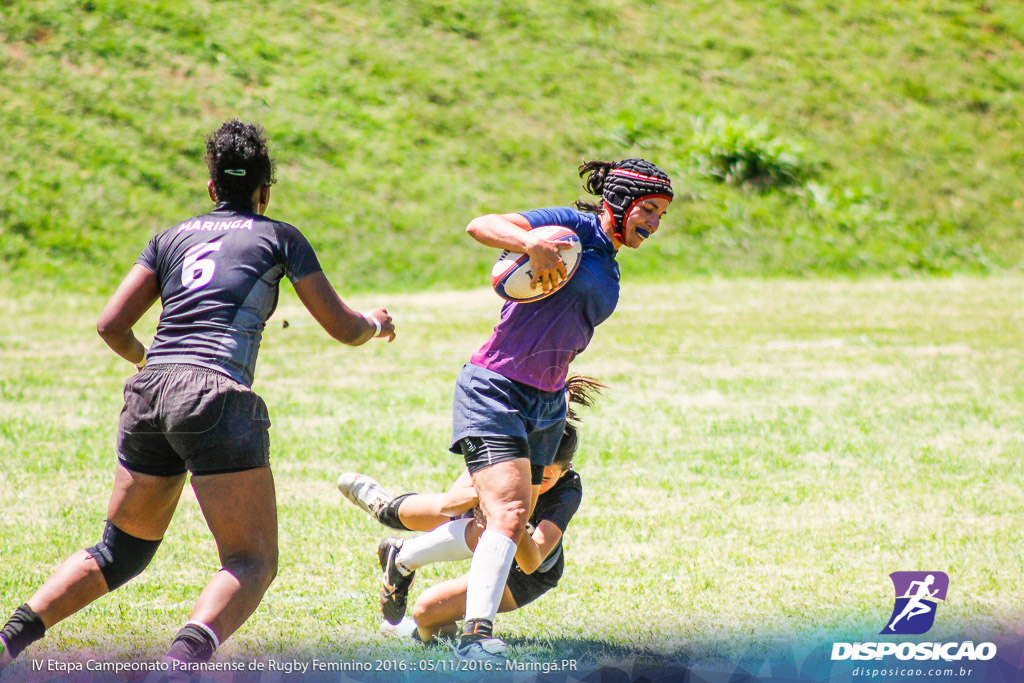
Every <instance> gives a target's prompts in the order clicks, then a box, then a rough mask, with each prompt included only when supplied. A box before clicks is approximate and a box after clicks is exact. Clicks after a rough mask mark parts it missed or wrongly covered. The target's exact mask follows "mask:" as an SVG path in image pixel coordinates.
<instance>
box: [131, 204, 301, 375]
mask: <svg viewBox="0 0 1024 683" xmlns="http://www.w3.org/2000/svg"><path fill="white" fill-rule="evenodd" d="M136 263H138V264H139V265H141V266H143V267H144V268H146V269H148V270H150V271H152V272H154V273H156V275H157V278H158V279H159V280H160V283H161V291H160V297H161V300H162V302H163V312H162V314H161V316H160V325H159V327H158V329H157V333H156V337H155V338H154V339H153V344H152V345H151V346H150V347H149V351H148V353H147V362H148V363H149V364H158V363H188V364H190V365H196V366H199V367H205V368H210V369H211V370H216V371H218V372H222V373H224V374H226V375H228V376H229V377H231V378H232V379H234V380H235V381H237V382H241V383H242V384H244V385H246V386H251V385H252V382H253V375H254V372H255V366H256V355H257V353H258V352H259V347H260V340H261V338H262V334H263V327H264V325H265V324H266V320H267V319H268V318H269V317H270V316H271V315H272V314H273V312H274V309H275V308H276V306H277V295H278V283H279V282H280V281H281V278H282V277H287V278H288V279H289V280H290V281H291V282H293V283H295V282H298V281H300V280H302V278H304V277H306V276H307V275H309V274H311V273H316V272H319V271H320V270H321V269H320V263H319V262H318V261H317V258H316V254H315V253H314V252H313V248H312V247H311V246H310V245H309V242H308V241H307V240H306V238H305V237H304V236H303V235H302V233H301V232H299V231H298V229H296V228H294V227H293V226H291V225H289V224H287V223H282V222H280V221H275V220H273V219H271V218H267V217H266V216H261V215H258V214H252V213H250V212H249V211H247V210H239V208H238V207H237V206H232V205H231V204H230V203H228V202H220V203H218V204H217V208H216V209H215V210H214V211H213V212H211V213H208V214H205V215H202V216H196V217H195V218H189V219H188V220H186V221H184V222H183V223H180V224H178V225H176V226H174V227H172V228H170V229H169V230H165V231H163V232H161V233H160V234H158V235H157V236H156V237H154V238H153V239H152V240H151V241H150V243H149V244H148V245H147V246H146V248H145V250H144V251H143V252H142V255H141V256H140V257H139V259H138V261H136Z"/></svg>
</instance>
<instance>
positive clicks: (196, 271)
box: [0, 120, 395, 672]
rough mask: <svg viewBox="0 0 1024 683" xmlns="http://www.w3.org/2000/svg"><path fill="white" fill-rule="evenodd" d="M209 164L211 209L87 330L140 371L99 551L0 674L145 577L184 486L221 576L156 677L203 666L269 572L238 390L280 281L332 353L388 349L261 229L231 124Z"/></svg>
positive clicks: (175, 233) (3, 647)
mask: <svg viewBox="0 0 1024 683" xmlns="http://www.w3.org/2000/svg"><path fill="white" fill-rule="evenodd" d="M206 152H207V153H206V161H207V165H208V166H209V170H210V181H209V183H208V190H209V194H210V198H211V199H212V200H213V201H214V203H215V204H216V208H215V209H214V210H213V211H212V212H211V213H209V214H205V215H203V216H198V217H194V218H190V219H188V220H186V221H183V222H182V223H179V224H178V225H177V226H174V227H172V228H170V229H168V230H165V231H163V232H161V233H160V234H158V235H157V236H156V237H154V238H153V240H152V241H151V242H150V244H149V245H148V246H147V247H146V249H145V250H144V251H143V253H142V256H140V257H139V260H138V261H137V262H136V264H135V266H134V267H133V268H132V269H131V271H130V272H129V273H128V275H127V276H126V277H125V279H124V280H123V281H122V282H121V285H120V286H119V287H118V289H117V291H116V292H115V293H114V295H113V297H112V298H111V299H110V301H109V302H108V303H107V305H106V306H105V307H104V309H103V312H102V313H101V314H100V318H99V322H98V323H97V330H98V332H99V334H100V336H101V337H102V338H103V340H104V341H105V342H106V343H107V345H108V346H110V348H111V349H112V350H113V351H114V352H115V353H117V354H118V355H119V356H121V357H122V358H124V359H125V360H127V361H129V362H131V363H134V364H135V365H136V366H137V367H138V369H139V372H138V373H137V374H136V375H134V376H133V377H132V378H131V379H129V380H128V382H127V383H126V384H125V392H124V393H125V406H124V409H123V410H122V411H121V420H120V429H119V434H118V449H117V450H118V464H117V467H116V471H115V473H114V489H113V493H112V494H111V497H110V503H109V505H108V507H107V522H106V526H105V529H104V531H103V538H102V540H101V541H100V542H99V543H98V544H96V545H95V546H93V547H91V548H89V549H88V550H81V551H79V552H77V553H75V554H73V555H72V556H71V557H69V558H68V559H67V560H66V561H65V562H64V563H63V564H62V565H60V566H59V567H58V568H57V570H56V571H55V572H54V573H53V574H52V575H51V576H50V578H49V579H47V581H46V582H45V583H44V584H43V586H42V587H41V588H40V589H39V590H38V591H36V593H35V594H34V595H33V596H32V597H31V598H29V600H28V601H27V602H26V603H25V604H24V605H22V606H21V607H19V608H18V609H17V610H16V611H15V613H14V615H13V616H12V617H11V619H10V620H8V622H7V623H6V624H5V625H4V627H3V629H0V666H3V665H4V664H6V663H8V662H10V661H11V659H12V658H13V657H16V656H17V655H18V654H20V653H21V652H22V650H24V649H25V648H26V647H27V646H28V645H30V644H31V643H32V642H34V641H36V640H38V639H40V638H42V637H43V634H44V632H45V630H46V629H48V628H51V627H52V626H53V625H54V624H56V623H57V622H59V621H61V620H62V619H64V618H66V617H68V616H70V615H71V614H74V613H75V612H77V611H78V610H80V609H82V608H83V607H85V606H86V605H88V604H89V603H91V602H93V601H94V600H96V599H98V598H100V597H101V596H103V595H105V594H106V593H108V592H110V591H112V590H114V589H116V588H117V587H119V586H121V585H123V584H124V583H126V582H127V581H129V580H131V579H132V578H133V577H135V576H137V575H138V574H139V573H140V572H142V571H143V570H144V569H145V568H146V566H147V565H148V564H149V562H150V561H151V560H152V558H153V556H154V554H155V553H156V550H157V546H159V545H160V541H161V539H162V538H163V536H164V532H165V531H166V529H167V525H168V524H169V523H170V521H171V516H172V515H173V514H174V509H175V507H177V504H178V499H179V497H180V495H181V491H182V487H183V486H184V483H185V478H186V473H187V472H190V473H191V475H192V478H191V484H192V489H193V491H194V492H195V495H196V498H197V499H198V500H199V505H200V508H201V509H202V512H203V516H204V517H205V518H206V522H207V524H208V525H209V528H210V531H211V532H212V533H213V537H214V540H215V541H216V543H217V550H218V553H219V555H220V562H221V568H220V570H219V571H217V572H215V573H214V575H213V576H212V577H211V579H210V581H209V583H207V584H206V587H205V588H204V589H203V591H202V593H201V594H200V596H199V599H198V600H197V601H196V603H195V606H194V607H193V609H192V613H191V617H190V619H189V621H188V623H187V624H186V625H185V627H184V628H182V629H181V630H180V631H179V632H178V634H177V635H176V637H175V638H174V640H173V642H172V644H171V647H170V650H169V651H168V652H167V655H166V657H165V662H166V663H167V666H168V667H170V670H171V671H172V672H174V671H179V672H188V671H189V670H192V669H190V666H191V667H195V666H196V663H197V662H205V661H208V660H209V659H210V657H211V656H212V655H213V652H214V650H215V649H216V648H217V646H218V645H219V643H220V642H223V641H224V640H225V639H227V638H228V637H229V636H230V635H231V634H232V633H234V632H235V631H236V630H237V629H238V628H239V627H240V626H241V625H242V624H243V623H244V622H245V621H246V619H248V618H249V615H251V614H252V613H253V611H254V610H255V609H256V607H257V606H258V605H259V603H260V601H261V599H262V597H263V594H264V592H265V591H266V590H267V588H268V587H269V586H270V583H271V581H273V579H274V576H275V575H276V573H277V559H278V543H277V503H276V496H275V491H274V479H273V476H272V474H271V471H270V458H269V453H270V447H269V434H268V429H269V426H270V420H269V417H268V415H267V408H266V404H264V403H263V400H262V399H261V398H260V397H259V396H257V395H256V394H255V393H253V392H252V391H251V389H250V388H249V385H250V384H251V383H252V377H253V371H254V368H255V363H256V355H257V352H258V350H259V343H260V339H261V336H262V330H263V328H264V326H265V324H266V320H267V318H268V317H269V316H270V315H271V314H272V313H273V310H274V307H275V306H276V304H277V294H278V286H279V283H280V280H281V279H282V278H283V277H285V276H287V277H288V278H289V279H290V280H291V282H292V284H293V286H294V287H295V292H296V293H297V294H298V295H299V298H300V299H301V300H302V303H303V304H304V305H305V306H306V308H307V309H309V311H310V313H312V315H313V317H314V318H315V319H316V320H317V322H319V323H320V324H321V325H322V326H323V327H324V329H325V330H326V331H327V332H328V333H329V334H330V335H331V336H332V337H334V338H335V339H337V340H338V341H340V342H342V343H344V344H348V345H351V346H358V345H360V344H364V343H366V342H367V341H369V340H370V339H372V338H374V337H386V338H388V340H389V341H390V340H391V339H394V336H395V328H394V325H393V323H392V320H391V316H389V315H388V313H387V311H386V310H384V309H383V308H377V309H374V310H372V311H369V312H368V313H366V314H361V313H358V312H356V311H354V310H352V309H351V308H349V307H348V306H347V305H345V303H344V302H343V301H342V300H341V299H340V298H339V297H338V294H337V293H336V292H335V290H334V288H333V287H332V286H331V284H330V283H329V282H328V281H327V278H326V277H325V276H324V273H323V271H322V270H321V268H320V264H319V262H318V261H317V258H316V255H315V254H314V252H313V250H312V247H310V245H309V242H308V241H307V240H306V238H305V237H304V236H303V235H302V233H301V232H299V231H298V230H297V229H296V228H294V227H293V226H290V225H288V224H287V223H282V222H280V221H275V220H272V219H270V218H267V217H266V216H265V215H264V214H265V213H266V210H267V205H268V204H269V203H270V186H271V184H272V183H273V182H274V163H273V160H272V159H271V157H270V154H269V152H268V150H267V142H266V138H265V134H264V132H263V130H262V129H261V128H259V127H257V126H254V125H249V124H244V123H242V122H240V121H237V120H231V121H228V122H226V123H225V124H224V125H222V126H221V127H220V128H219V129H218V130H217V131H215V132H214V133H212V134H211V135H210V136H209V137H208V138H207V140H206ZM158 298H159V299H160V300H161V304H162V311H161V315H160V322H159V324H158V326H157V334H156V337H155V339H154V341H153V344H152V346H151V347H150V349H149V350H148V351H147V349H146V348H145V347H144V346H143V345H142V343H141V342H139V340H138V339H136V338H135V335H134V333H133V331H132V327H133V326H134V325H135V324H136V323H137V322H138V321H139V319H140V318H141V317H142V315H143V314H144V313H145V312H146V311H147V310H148V309H149V308H150V307H151V306H152V305H153V304H154V303H155V302H156V300H157V299H158ZM147 361H148V362H147Z"/></svg>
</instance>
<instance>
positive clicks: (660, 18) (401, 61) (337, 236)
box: [0, 0, 1024, 291]
mask: <svg viewBox="0 0 1024 683" xmlns="http://www.w3.org/2000/svg"><path fill="white" fill-rule="evenodd" d="M1022 27H1024V5H1021V4H1020V3H1008V2H1003V3H996V2H958V1H952V0H947V1H943V2H939V1H936V0H905V1H903V2H900V3H886V4H884V5H880V4H879V3H875V2H870V1H868V0H852V1H846V2H832V1H827V0H759V1H754V0H743V1H740V0H733V1H722V0H716V1H714V2H712V1H710V0H700V1H691V2H682V1H680V0H672V1H668V2H657V3H655V2H641V1H637V0H632V1H630V0H590V1H588V2H549V1H548V0H415V1H414V0H391V1H389V2H374V1H369V2H367V1H363V2H330V3H328V2H302V3H261V2H253V1H250V0H239V1H235V2H209V1H203V0H186V1H183V2H169V1H165V0H130V1H129V0H74V1H70V0H60V1H58V0H32V2H28V1H27V0H14V1H13V2H6V3H3V4H0V41H2V44H0V74H2V77H0V130H2V131H3V142H2V143H0V187H2V188H3V189H2V191H0V276H2V277H3V279H4V280H5V281H8V282H12V283H14V286H15V288H18V287H33V288H36V287H43V288H48V287H51V286H61V287H69V286H70V287H75V288H80V289H84V290H97V289H99V290H106V289H108V288H109V287H110V286H111V285H112V284H113V283H114V282H116V280H117V279H118V278H119V277H120V275H121V274H122V273H123V272H124V271H125V270H126V269H127V267H128V265H129V264H130V263H131V262H132V260H133V259H134V257H135V256H136V255H137V253H138V252H139V251H140V250H141V248H142V246H143V244H144V243H145V241H146V240H147V239H148V237H149V236H150V235H151V234H153V233H154V232H155V231H157V230H159V229H162V228H164V227H167V226H168V225H170V224H172V223H174V222H177V221H178V220H181V219H182V218H184V217H186V216H187V215H191V214H193V213H199V212H202V211H204V210H206V208H207V206H208V205H209V204H208V199H207V197H206V192H205V189H204V187H203V186H204V184H205V175H204V172H205V169H204V168H203V164H202V161H201V155H202V138H203V136H204V135H205V134H206V133H207V132H208V131H209V130H211V129H212V128H214V127H216V126H217V125H218V124H219V123H220V122H221V121H222V120H223V119H225V118H227V117H230V116H239V117H241V118H244V119H251V120H257V121H259V122H261V123H262V124H264V125H265V126H266V127H267V129H268V130H269V132H270V134H271V138H272V142H273V144H274V147H275V151H276V155H277V157H278V162H279V179H280V181H279V184H278V186H277V187H276V188H275V194H274V198H273V203H272V206H271V214H272V215H274V216H276V217H278V218H281V219H283V220H287V221H289V222H292V223H294V224H296V225H298V226H300V227H301V228H302V229H303V230H304V231H305V232H306V233H307V234H308V235H309V236H310V239H311V241H312V242H313V243H314V245H315V246H316V247H317V248H318V250H319V252H320V255H321V260H322V261H323V262H324V264H325V267H326V268H327V270H328V274H329V275H330V276H331V277H332V279H333V280H334V281H335V282H336V284H338V285H339V286H340V287H342V288H343V290H344V291H351V290H354V289H387V290H401V289H406V288H409V287H411V286H412V285H414V284H419V282H420V280H421V278H423V277H426V278H427V281H428V283H429V284H430V285H431V286H432V287H434V288H437V289H443V288H449V287H467V286H476V285H480V284H482V283H483V282H484V281H485V272H486V270H487V264H488V263H489V262H490V261H491V259H492V258H493V256H494V254H490V253H488V251H487V250H486V249H481V248H479V247H477V246H475V245H474V244H472V243H471V241H470V240H468V239H467V238H465V236H464V235H463V234H462V227H463V226H464V225H465V223H466V222H467V221H468V219H469V218H471V217H473V216H474V215H477V214H479V213H483V212H489V211H514V210H518V209H525V208H531V207H534V206H543V205H550V204H567V203H570V202H571V201H573V200H574V199H576V198H577V197H579V196H580V195H581V192H582V191H581V189H580V183H579V180H578V178H576V177H575V173H574V171H575V167H576V165H577V164H578V163H579V162H580V161H581V160H583V159H587V158H595V157H596V158H623V157H626V156H634V155H643V156H648V157H650V158H652V159H653V160H655V161H656V162H658V163H659V164H660V165H662V166H663V167H664V168H666V170H668V171H669V172H670V173H672V174H673V176H674V177H675V178H677V186H678V188H679V190H680V201H677V202H676V204H675V205H674V206H673V207H672V210H671V212H670V213H671V215H670V222H669V223H667V224H666V226H667V227H668V228H671V229H666V230H664V231H662V233H660V234H659V235H658V236H657V239H655V240H653V241H652V242H651V243H650V244H649V245H647V246H646V247H645V248H644V249H643V250H642V251H641V252H640V253H638V254H631V255H630V257H629V258H628V259H623V262H624V263H623V265H624V267H625V268H626V269H627V270H628V271H630V272H631V273H633V274H640V273H646V274H649V275H651V276H655V275H657V276H658V277H663V278H676V277H680V276H686V275H692V274H707V273H711V274H725V275H734V274H748V275H749V274H754V275H774V274H809V273H816V274H847V273H866V272H867V273H872V272H873V273H879V272H892V273H897V274H909V273H914V272H922V273H945V272H953V271H988V270H993V269H1002V268H1017V267H1018V262H1019V259H1020V257H1021V255H1022V252H1024V234H1022V232H1021V230H1020V225H1021V224H1022V222H1024V193H1022V191H1021V189H1020V182H1019V177H1018V176H1019V169H1020V168H1021V167H1022V162H1024V137H1022V136H1020V135H1019V133H1018V123H1019V121H1020V119H1021V118H1022V114H1024V103H1022V95H1021V85H1022V80H1024V28H1022ZM413 264H416V268H415V269H414V268H412V265H413Z"/></svg>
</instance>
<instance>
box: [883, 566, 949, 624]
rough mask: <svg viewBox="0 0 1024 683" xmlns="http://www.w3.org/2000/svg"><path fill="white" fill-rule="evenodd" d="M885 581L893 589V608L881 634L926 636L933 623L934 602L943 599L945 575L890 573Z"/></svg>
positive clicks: (946, 583) (936, 603) (938, 573)
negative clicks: (894, 600) (894, 598)
mask: <svg viewBox="0 0 1024 683" xmlns="http://www.w3.org/2000/svg"><path fill="white" fill-rule="evenodd" d="M889 578H890V579H892V585H893V588H895V589H896V604H895V605H893V608H892V616H891V617H889V621H888V623H887V624H886V626H885V628H883V629H882V631H881V634H882V635H885V634H890V633H899V634H902V635H918V634H921V633H926V632H927V631H928V629H930V628H931V627H932V624H934V623H935V608H936V606H937V605H938V601H939V600H945V599H946V591H948V590H949V576H947V575H946V573H945V572H893V573H892V574H889Z"/></svg>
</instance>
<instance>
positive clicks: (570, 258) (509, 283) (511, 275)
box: [491, 225, 583, 303]
mask: <svg viewBox="0 0 1024 683" xmlns="http://www.w3.org/2000/svg"><path fill="white" fill-rule="evenodd" d="M533 232H537V233H538V234H539V235H540V237H543V238H544V239H546V240H549V241H551V242H566V243H568V244H571V245H572V247H571V248H569V249H562V250H561V252H560V254H561V256H562V262H563V263H564V264H565V274H566V277H565V278H564V279H563V280H562V281H561V282H559V283H558V284H557V285H555V286H554V287H552V288H551V289H549V290H548V291H546V292H545V291H544V289H543V287H541V285H540V284H538V285H537V287H536V288H533V287H530V280H532V279H533V270H532V269H531V268H530V257H529V256H527V255H526V254H518V253H516V252H512V251H508V250H507V249H506V250H505V251H503V252H501V256H499V257H498V260H497V261H495V263H494V267H493V268H492V269H491V286H493V287H494V291H495V292H497V293H498V296H500V297H501V298H502V299H505V300H506V301H516V302H519V303H526V302H529V301H539V300H541V299H543V298H545V297H549V296H551V295H552V294H554V293H555V292H557V291H558V290H560V289H561V288H562V287H564V286H565V284H566V283H567V282H569V280H570V279H571V278H572V276H573V274H574V273H575V272H576V269H577V268H578V267H579V265H580V254H581V252H582V251H583V247H582V246H581V245H580V238H579V237H577V236H576V233H574V232H573V231H572V230H569V229H568V228H563V227H561V226H559V225H543V226H541V227H539V228H534V229H533Z"/></svg>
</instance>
